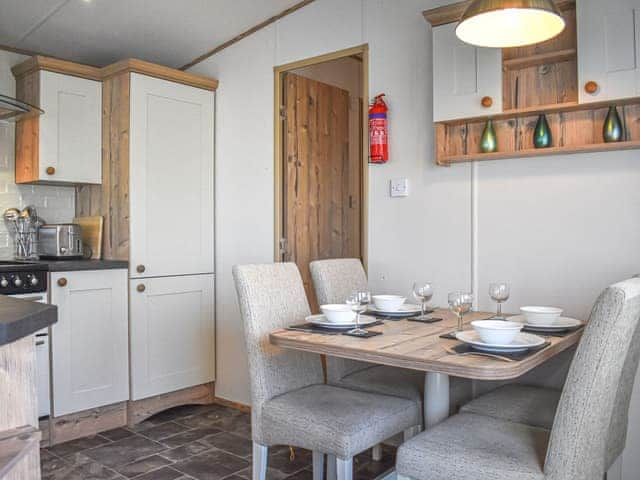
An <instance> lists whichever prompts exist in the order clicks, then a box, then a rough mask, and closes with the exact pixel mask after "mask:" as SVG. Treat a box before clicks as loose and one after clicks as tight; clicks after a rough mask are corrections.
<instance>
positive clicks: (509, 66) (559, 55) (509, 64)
mask: <svg viewBox="0 0 640 480" xmlns="http://www.w3.org/2000/svg"><path fill="white" fill-rule="evenodd" d="M577 54H578V51H577V50H576V49H575V48H566V49H564V50H557V51H555V52H547V53H539V54H537V55H531V56H528V57H519V58H511V59H508V60H503V61H502V68H503V69H504V70H517V69H522V68H528V67H535V66H537V65H545V64H549V63H559V62H566V61H568V60H575V59H576V57H577Z"/></svg>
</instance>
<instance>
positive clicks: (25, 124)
mask: <svg viewBox="0 0 640 480" xmlns="http://www.w3.org/2000/svg"><path fill="white" fill-rule="evenodd" d="M16 98H17V99H18V100H22V101H23V102H27V103H29V104H31V105H34V106H36V107H39V106H40V72H39V71H35V72H31V73H28V74H26V75H24V76H22V77H20V78H18V79H16ZM39 138H40V119H39V118H38V117H31V118H26V119H23V120H21V121H19V122H17V123H16V167H15V173H16V183H24V182H31V181H34V180H37V179H38V173H39V168H40V166H39V165H40V164H39V160H40V157H39V154H40V148H39Z"/></svg>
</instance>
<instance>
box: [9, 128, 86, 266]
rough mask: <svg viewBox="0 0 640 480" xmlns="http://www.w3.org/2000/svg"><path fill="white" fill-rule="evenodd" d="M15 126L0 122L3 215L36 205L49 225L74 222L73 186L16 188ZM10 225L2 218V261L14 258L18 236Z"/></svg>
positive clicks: (18, 186)
mask: <svg viewBox="0 0 640 480" xmlns="http://www.w3.org/2000/svg"><path fill="white" fill-rule="evenodd" d="M14 129H15V126H14V124H12V123H0V215H1V214H2V212H4V210H5V209H7V208H9V207H15V208H23V207H26V206H27V205H34V206H35V207H36V209H37V210H38V215H39V216H40V217H42V218H43V219H44V220H45V221H46V222H47V223H64V222H70V221H71V220H72V219H73V217H74V214H75V190H74V188H73V187H52V186H45V185H33V186H32V185H16V183H15V173H14V159H15V156H14V148H15V147H14V145H15V143H14V131H15V130H14ZM9 228H10V225H7V224H6V223H5V222H4V220H1V219H0V258H5V259H6V258H13V256H14V254H15V246H14V237H13V234H12V232H11V233H10V232H9Z"/></svg>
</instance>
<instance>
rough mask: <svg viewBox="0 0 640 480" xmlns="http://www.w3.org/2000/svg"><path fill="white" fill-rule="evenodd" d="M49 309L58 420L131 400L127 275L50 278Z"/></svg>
mask: <svg viewBox="0 0 640 480" xmlns="http://www.w3.org/2000/svg"><path fill="white" fill-rule="evenodd" d="M65 280H66V282H65ZM59 281H60V282H59ZM51 303H53V304H54V305H57V306H58V322H57V323H55V324H54V325H53V327H52V329H51V371H52V384H53V414H54V416H56V417H59V416H61V415H66V414H68V413H73V412H78V411H81V410H87V409H90V408H95V407H99V406H102V405H109V404H112V403H116V402H121V401H125V400H128V399H129V350H128V338H129V336H128V316H127V270H95V271H82V272H54V273H51Z"/></svg>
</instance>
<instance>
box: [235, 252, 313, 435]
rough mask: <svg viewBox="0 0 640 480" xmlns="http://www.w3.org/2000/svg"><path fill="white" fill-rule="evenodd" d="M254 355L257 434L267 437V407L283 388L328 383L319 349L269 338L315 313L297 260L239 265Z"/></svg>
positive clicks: (237, 271)
mask: <svg viewBox="0 0 640 480" xmlns="http://www.w3.org/2000/svg"><path fill="white" fill-rule="evenodd" d="M233 278H234V280H235V285H236V291H237V293H238V300H239V302H240V312H241V314H242V320H243V323H244V338H245V343H246V348H247V354H248V357H249V376H250V382H251V415H252V426H253V428H252V435H253V439H254V440H255V441H257V442H258V443H264V442H263V441H262V439H263V438H264V435H263V432H262V431H261V422H260V421H259V419H260V418H261V415H262V407H263V405H264V404H265V402H267V401H269V400H271V399H272V398H274V397H276V396H278V395H282V394H283V393H287V392H290V391H292V390H297V389H299V388H303V387H306V386H308V385H314V384H319V383H323V381H324V376H323V372H322V364H321V362H320V357H319V356H318V355H313V354H309V353H303V352H296V351H294V350H286V349H282V348H279V347H276V346H274V345H272V344H271V343H270V342H269V333H270V332H272V331H273V330H277V329H279V328H284V327H287V326H288V325H291V324H294V323H296V322H300V321H304V318H305V317H306V316H308V315H310V313H311V312H310V311H309V303H308V302H307V296H306V294H305V291H304V286H303V283H302V278H301V277H300V272H299V271H298V267H296V265H295V264H294V263H274V264H267V265H236V266H234V267H233Z"/></svg>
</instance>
